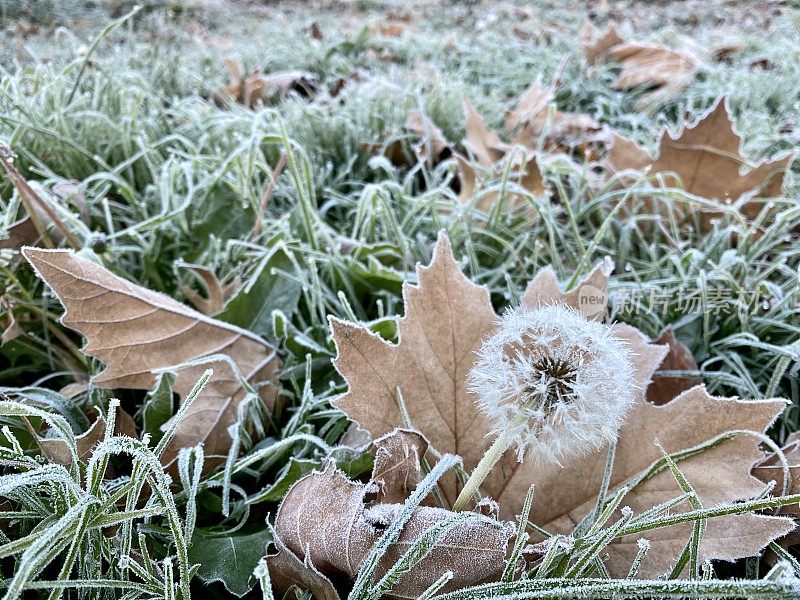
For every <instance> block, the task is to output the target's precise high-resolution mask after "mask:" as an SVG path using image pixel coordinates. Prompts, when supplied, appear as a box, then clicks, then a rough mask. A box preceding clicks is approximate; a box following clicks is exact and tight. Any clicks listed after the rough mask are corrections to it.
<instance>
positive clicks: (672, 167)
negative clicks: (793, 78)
mask: <svg viewBox="0 0 800 600" xmlns="http://www.w3.org/2000/svg"><path fill="white" fill-rule="evenodd" d="M741 143H742V139H741V136H740V135H739V134H738V133H737V132H736V130H735V129H734V125H733V120H732V118H731V115H730V110H729V109H728V105H727V101H726V100H725V99H724V98H721V99H719V100H717V102H716V104H715V105H714V106H713V107H712V108H711V109H710V110H709V111H708V112H707V113H705V114H703V115H701V116H700V117H699V118H698V119H697V120H696V121H694V122H693V123H690V124H686V125H684V126H683V127H682V128H681V129H680V130H679V131H678V133H677V134H675V135H673V134H671V133H669V132H668V131H664V132H662V134H661V137H660V139H659V144H658V145H659V153H658V158H652V157H651V156H650V154H649V153H648V152H647V151H646V150H645V149H643V148H641V147H640V146H638V145H637V144H635V143H634V142H632V141H630V140H628V139H625V138H623V137H620V136H615V141H614V143H613V145H612V146H611V149H610V151H609V155H608V159H607V161H606V164H607V167H608V170H609V172H610V173H618V172H621V171H624V170H627V169H633V170H640V171H641V170H644V169H649V173H650V174H651V175H655V174H660V175H662V176H663V177H664V178H665V179H666V182H667V185H670V186H680V187H682V188H683V189H685V190H686V191H687V192H689V193H690V194H693V195H695V196H700V197H702V198H708V199H711V200H716V201H717V202H719V203H720V204H726V205H729V204H733V203H736V202H737V201H739V200H743V201H742V202H741V203H740V204H739V206H738V209H739V211H740V212H741V213H742V214H743V215H744V216H745V217H746V218H748V219H753V218H755V217H756V216H757V215H758V213H759V212H760V211H761V209H762V208H763V203H762V202H757V201H754V200H753V199H752V197H753V196H754V195H758V196H759V198H772V197H775V196H780V195H781V193H782V188H783V177H784V174H785V172H786V170H787V169H788V168H789V165H790V164H791V162H792V161H793V160H794V158H795V154H794V153H793V152H786V153H783V154H781V155H779V156H777V157H776V158H775V159H773V160H769V161H764V162H761V163H759V164H757V165H756V166H754V167H752V168H748V170H747V171H746V172H745V173H744V174H742V172H741V171H742V166H743V165H749V163H748V161H747V159H746V158H745V157H744V156H743V155H742V153H741ZM651 202H652V201H651ZM676 208H677V209H678V212H679V213H680V214H679V215H678V216H679V217H681V216H685V215H684V213H685V212H686V211H684V210H683V209H681V208H680V207H676ZM652 209H653V211H656V210H657V206H653V207H652ZM701 214H702V217H703V226H704V227H705V228H709V227H710V220H711V219H712V218H715V217H718V216H719V214H720V213H719V212H717V211H713V210H710V209H708V210H703V211H702V213H701Z"/></svg>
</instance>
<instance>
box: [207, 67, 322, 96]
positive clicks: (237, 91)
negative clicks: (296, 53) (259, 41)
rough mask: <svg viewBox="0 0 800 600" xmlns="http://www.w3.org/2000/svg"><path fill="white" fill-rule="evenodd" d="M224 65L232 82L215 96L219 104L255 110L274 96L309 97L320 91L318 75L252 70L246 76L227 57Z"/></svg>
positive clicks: (299, 72)
mask: <svg viewBox="0 0 800 600" xmlns="http://www.w3.org/2000/svg"><path fill="white" fill-rule="evenodd" d="M223 62H224V63H225V67H226V68H227V69H228V73H229V74H230V81H229V82H228V85H226V86H224V87H223V88H222V89H221V90H220V91H219V92H217V94H216V96H215V97H216V100H217V102H218V103H225V102H226V101H229V100H234V101H236V102H238V103H239V104H244V105H245V106H248V107H250V108H255V107H256V106H257V105H258V103H259V102H262V101H263V100H264V99H266V98H269V97H271V96H278V97H281V96H285V95H286V94H288V93H289V92H296V93H297V94H299V95H301V96H304V97H309V96H313V95H314V94H316V92H317V90H318V89H319V80H318V79H317V77H316V75H314V74H313V73H309V72H308V71H276V72H274V73H268V74H264V73H262V72H260V71H253V72H252V73H250V75H248V76H247V77H245V76H244V75H243V74H242V70H241V68H240V67H239V64H238V63H237V62H236V61H234V60H233V59H230V58H226V59H225V60H224V61H223Z"/></svg>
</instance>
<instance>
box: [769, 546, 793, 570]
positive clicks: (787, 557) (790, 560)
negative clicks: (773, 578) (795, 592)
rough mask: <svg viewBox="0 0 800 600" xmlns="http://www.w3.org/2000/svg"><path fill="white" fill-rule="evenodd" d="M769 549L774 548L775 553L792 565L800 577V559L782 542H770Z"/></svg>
mask: <svg viewBox="0 0 800 600" xmlns="http://www.w3.org/2000/svg"><path fill="white" fill-rule="evenodd" d="M769 549H770V550H772V551H773V552H774V553H775V554H777V555H778V558H780V559H781V560H784V561H786V563H787V564H789V565H790V566H791V567H792V570H793V571H794V574H795V576H796V577H800V561H798V560H797V559H796V558H795V557H794V556H792V555H791V554H790V553H789V551H788V550H786V549H785V548H784V547H782V546H781V545H780V544H776V543H775V542H770V543H769Z"/></svg>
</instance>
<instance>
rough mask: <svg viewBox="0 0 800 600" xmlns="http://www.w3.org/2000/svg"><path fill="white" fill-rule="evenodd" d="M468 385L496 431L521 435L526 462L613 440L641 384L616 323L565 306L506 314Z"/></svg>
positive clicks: (572, 454)
mask: <svg viewBox="0 0 800 600" xmlns="http://www.w3.org/2000/svg"><path fill="white" fill-rule="evenodd" d="M468 385H469V389H470V391H471V392H472V393H473V394H475V396H476V398H477V403H478V407H479V409H480V410H481V411H482V412H483V413H484V414H485V415H486V416H487V417H488V418H489V419H490V421H491V423H492V433H493V434H495V435H497V436H499V435H513V439H514V443H516V446H517V458H518V459H519V460H522V458H523V456H525V455H527V457H528V460H533V461H536V462H540V463H556V464H561V463H562V461H565V460H569V459H574V458H576V457H578V456H580V455H583V454H585V453H587V452H589V451H591V450H598V449H600V448H602V447H603V446H604V445H605V444H608V443H610V442H613V441H614V440H615V439H616V436H617V432H618V430H619V428H620V426H621V425H622V423H623V421H624V418H625V414H626V412H627V410H628V408H629V407H630V405H631V404H632V402H633V399H634V396H635V393H636V390H637V385H636V382H635V378H634V367H633V363H632V361H631V358H630V353H629V351H628V348H627V346H626V345H625V344H624V343H623V342H621V341H619V340H618V339H616V338H615V337H614V336H613V333H612V329H611V328H610V327H608V326H607V325H604V324H602V323H598V322H596V321H589V320H587V319H586V318H585V317H584V316H583V315H581V314H580V313H579V312H578V311H575V310H573V309H571V308H567V307H565V306H558V305H553V306H544V307H542V308H538V309H536V310H532V311H525V310H516V311H509V312H508V313H506V315H505V316H504V317H503V319H502V321H501V324H500V327H499V328H498V330H497V332H496V333H495V334H494V335H492V336H491V337H490V338H488V339H487V340H486V341H485V342H484V343H483V344H482V346H481V348H480V349H479V350H478V360H477V361H476V363H475V365H474V366H473V368H472V370H471V371H470V374H469V377H468ZM520 415H522V416H524V418H519V417H520Z"/></svg>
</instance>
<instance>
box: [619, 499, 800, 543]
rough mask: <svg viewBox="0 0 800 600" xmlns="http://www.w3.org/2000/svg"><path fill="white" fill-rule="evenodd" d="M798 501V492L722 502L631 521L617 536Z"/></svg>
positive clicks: (765, 508) (786, 504)
mask: <svg viewBox="0 0 800 600" xmlns="http://www.w3.org/2000/svg"><path fill="white" fill-rule="evenodd" d="M798 503H800V494H793V495H791V496H781V497H779V498H765V499H763V500H751V501H749V502H741V503H738V504H724V505H722V506H715V507H713V508H703V509H700V510H691V511H686V512H682V513H678V514H675V515H667V516H664V517H658V518H656V519H652V520H649V521H645V522H635V523H631V524H630V525H628V526H627V527H625V528H623V529H622V531H620V532H619V537H624V536H626V535H633V534H636V533H643V532H645V531H651V530H653V529H661V528H663V527H670V526H672V525H677V524H678V523H688V522H691V521H696V520H697V519H713V518H715V517H724V516H726V515H740V514H744V513H749V512H755V511H759V510H768V509H775V508H778V507H780V506H788V505H789V504H798Z"/></svg>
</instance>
